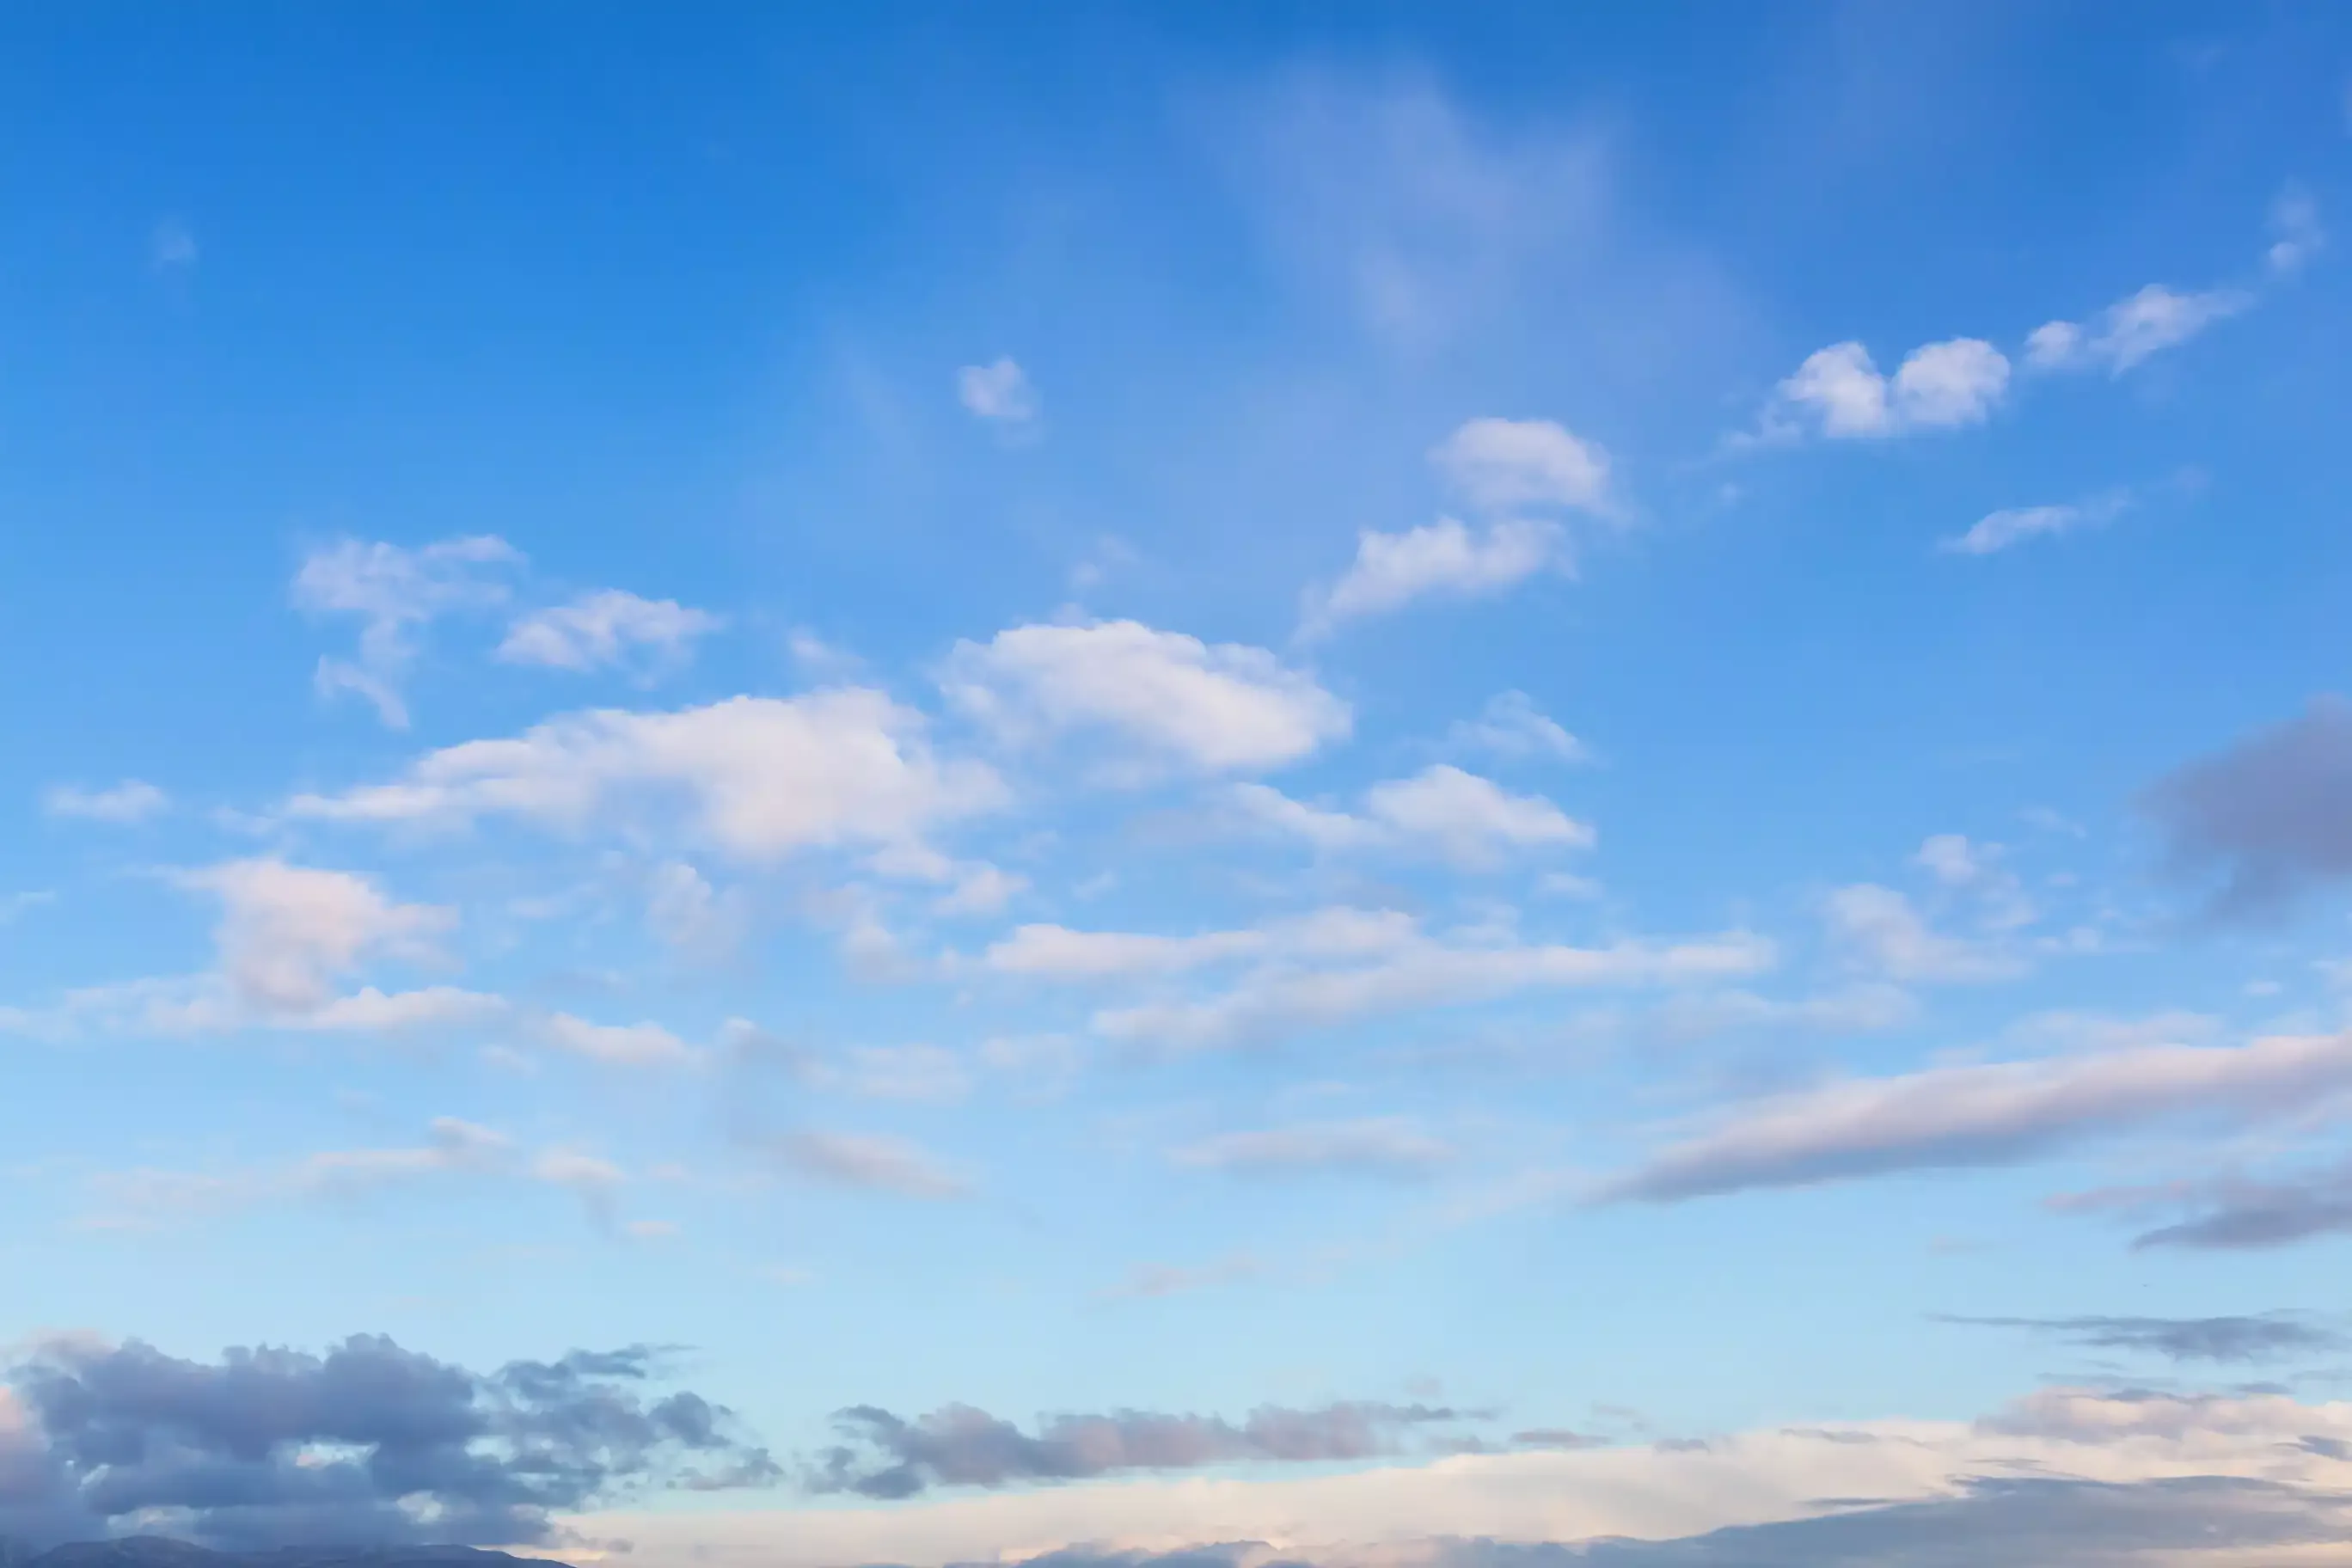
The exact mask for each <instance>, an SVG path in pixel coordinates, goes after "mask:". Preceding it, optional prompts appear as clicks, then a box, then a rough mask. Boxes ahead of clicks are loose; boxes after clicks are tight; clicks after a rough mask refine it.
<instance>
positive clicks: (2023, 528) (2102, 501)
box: [1937, 490, 2131, 555]
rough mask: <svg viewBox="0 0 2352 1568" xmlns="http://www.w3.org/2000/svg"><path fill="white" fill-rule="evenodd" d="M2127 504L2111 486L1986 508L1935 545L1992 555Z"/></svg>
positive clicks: (2094, 520)
mask: <svg viewBox="0 0 2352 1568" xmlns="http://www.w3.org/2000/svg"><path fill="white" fill-rule="evenodd" d="M2130 504H2131V497H2130V495H2129V494H2128V493H2127V492H2126V491H2123V490H2111V491H2109V492H2107V493H2106V494H2105V495H2103V496H2095V497H2093V498H2092V499H2091V500H2085V501H2075V502H2070V503H2068V504H2066V505H2063V506H2028V507H2017V508H2012V509H2009V510H2001V511H1994V512H1987V513H1986V514H1985V515H1984V516H1983V517H1980V518H1979V519H1978V520H1977V521H1976V522H1975V523H1974V524H1973V525H1972V526H1970V528H1969V531H1967V532H1966V533H1959V534H1954V535H1953V536H1951V537H1950V538H1948V539H1945V540H1943V541H1941V542H1938V543H1937V549H1939V550H1942V551H1943V552H1946V553H1947V554H1953V555H1991V554H1995V553H1997V552H2000V551H2003V550H2007V549H2009V548H2010V547H2011V546H2012V545H2018V544H2023V543H2025V542H2028V541H2030V540H2035V539H2054V538H2056V537H2057V536H2058V535H2060V534H2062V533H2072V532H2074V531H2076V530H2078V529H2085V528H2097V527H2099V526H2101V525H2103V524H2105V523H2109V522H2113V521H2115V520H2116V518H2118V517H2120V516H2122V515H2123V511H2124V509H2125V508H2126V506H2128V505H2130Z"/></svg>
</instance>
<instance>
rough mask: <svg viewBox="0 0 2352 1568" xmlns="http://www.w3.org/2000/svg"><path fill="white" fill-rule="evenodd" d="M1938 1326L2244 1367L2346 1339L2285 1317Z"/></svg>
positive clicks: (1999, 1321) (2095, 1319)
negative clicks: (2021, 1332)
mask: <svg viewBox="0 0 2352 1568" xmlns="http://www.w3.org/2000/svg"><path fill="white" fill-rule="evenodd" d="M1937 1321H1938V1322H1946V1323H1969V1324H1975V1325H1977V1326H1979V1327H1983V1328H1993V1329H2031V1330H2033V1331H2037V1332H2042V1333H2051V1334H2056V1335H2058V1336H2059V1337H2061V1338H2063V1339H2065V1340H2067V1341H2070V1342H2073V1343H2074V1344H2078V1345H2085V1346H2089V1347H2092V1348H2094V1349H2098V1350H2122V1351H2144V1352H2149V1353H2151V1354H2155V1355H2160V1356H2167V1357H2169V1358H2170V1359H2172V1360H2174V1361H2213V1362H2246V1361H2263V1360H2267V1359H2269V1358H2272V1357H2274V1356H2283V1355H2294V1354H2298V1353H2301V1352H2311V1351H2326V1350H2333V1349H2335V1348H2336V1347H2337V1346H2339V1345H2341V1344H2343V1343H2344V1336H2343V1335H2342V1334H2339V1333H2337V1332H2336V1331H2333V1330H2329V1329H2323V1328H2320V1327H2319V1326H2317V1325H2316V1324H2314V1323H2307V1322H2304V1321H2300V1320H2298V1319H2296V1318H2293V1317H2290V1316H2287V1315H2286V1314H2284V1313H2279V1312H2273V1313H2267V1314H2264V1315H2263V1316H2261V1317H2222V1318H2102V1317H2082V1318H1965V1317H1939V1318H1938V1319H1937Z"/></svg>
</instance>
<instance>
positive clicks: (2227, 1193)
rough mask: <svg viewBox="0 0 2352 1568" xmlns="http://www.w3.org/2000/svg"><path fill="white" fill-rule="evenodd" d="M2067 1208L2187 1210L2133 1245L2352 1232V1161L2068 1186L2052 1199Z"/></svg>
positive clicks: (2262, 1243) (2201, 1245) (2268, 1241)
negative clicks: (2281, 1170)
mask: <svg viewBox="0 0 2352 1568" xmlns="http://www.w3.org/2000/svg"><path fill="white" fill-rule="evenodd" d="M2047 1206H2049V1207H2050V1208H2053V1209H2056V1210H2058V1211H2061V1212H2070V1213H2099V1212H2107V1211H2119V1212H2122V1213H2125V1214H2127V1215H2134V1216H2138V1217H2145V1216H2146V1215H2149V1214H2151V1213H2156V1212H2163V1211H2174V1212H2181V1213H2185V1214H2186V1215H2188V1217H2186V1218H2183V1219H2180V1220H2178V1221H2175V1222H2173V1223H2171V1224H2168V1225H2164V1226H2158V1227H2157V1228H2155V1229H2153V1230H2149V1231H2147V1232H2144V1233H2143V1234H2142V1235H2140V1236H2139V1237H2136V1238H2135V1239H2134V1240H2133V1242H2132V1246H2133V1247H2135V1248H2145V1247H2183V1248H2188V1249H2191V1250H2196V1251H2211V1252H2252V1251H2260V1250H2263V1249H2265V1248H2269V1247H2290V1246H2293V1245H2294V1243H2296V1242H2300V1241H2309V1240H2312V1239H2314V1238H2315V1237H2327V1236H2341V1235H2344V1234H2346V1233H2347V1232H2352V1162H2346V1163H2339V1164H2336V1165H2332V1166H2328V1167H2325V1168H2323V1169H2320V1170H2317V1171H2313V1172H2307V1173H2303V1174H2300V1175H2295V1176H2289V1177H2285V1178H2270V1179H2263V1178H2257V1177H2251V1176H2245V1175H2241V1174H2235V1173H2232V1174H2229V1175H2224V1176H2220V1177H2215V1178H2211V1179H2208V1180H2202V1181H2179V1182H2167V1183H2163V1184H2158V1185H2154V1186H2143V1187H2120V1188H2105V1189H2101V1190H2098V1191H2094V1192H2088V1193H2068V1194H2060V1195H2059V1196H2056V1197H2053V1198H2051V1199H2049V1200H2048V1204H2047Z"/></svg>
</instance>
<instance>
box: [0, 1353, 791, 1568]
mask: <svg viewBox="0 0 2352 1568" xmlns="http://www.w3.org/2000/svg"><path fill="white" fill-rule="evenodd" d="M662 1370H663V1368H662V1363H661V1358H660V1356H659V1355H658V1354H657V1353H656V1352H655V1351H653V1350H652V1349H650V1348H648V1347H646V1346H642V1345H634V1346H629V1347H626V1348H625V1349H622V1350H617V1351H573V1352H570V1353H568V1354H566V1355H563V1356H562V1357H559V1358H558V1359H556V1360H554V1361H552V1362H531V1361H518V1362H510V1363H508V1364H506V1365H505V1366H503V1367H500V1368H499V1369H498V1370H497V1371H495V1372H491V1373H475V1372H471V1371H468V1370H467V1368H465V1367H463V1366H459V1365H457V1364H455V1363H449V1362H444V1361H438V1360H436V1359H435V1358H433V1357H431V1356H428V1355H425V1354H422V1353H420V1352H415V1351H409V1350H404V1349H403V1348H402V1347H401V1346H399V1345H398V1344H396V1343H394V1342H393V1341H391V1340H390V1339H386V1338H383V1337H380V1336H375V1335H365V1334H362V1335H354V1336H353V1337H352V1338H351V1339H348V1340H345V1341H344V1342H342V1343H341V1344H339V1345H336V1346H334V1347H333V1348H332V1349H331V1350H329V1351H328V1352H326V1353H325V1354H323V1355H313V1354H310V1353H306V1352H300V1351H294V1350H287V1349H279V1348H275V1347H271V1346H257V1347H255V1348H253V1349H249V1350H248V1349H233V1350H229V1351H226V1352H223V1354H222V1356H221V1358H220V1359H219V1360H218V1361H216V1362H203V1361H190V1360H182V1359H180V1358H178V1357H176V1356H171V1355H166V1354H165V1353H163V1352H161V1351H159V1350H156V1349H154V1348H153V1347H152V1346H150V1345H146V1344H142V1343H141V1342H138V1341H136V1340H132V1341H129V1342H124V1343H121V1344H119V1345H118V1344H110V1343H106V1342H102V1341H100V1340H99V1339H98V1338H97V1337H96V1336H92V1335H54V1336H48V1337H46V1338H43V1339H40V1340H37V1341H36V1342H34V1343H33V1344H32V1345H30V1346H29V1347H28V1348H26V1349H25V1350H23V1351H22V1352H20V1354H19V1359H18V1360H17V1362H16V1365H15V1366H14V1367H13V1368H12V1369H10V1372H9V1373H8V1379H7V1383H6V1384H5V1388H6V1389H8V1390H13V1394H8V1393H0V1464H5V1468H0V1476H5V1478H6V1479H7V1480H8V1482H9V1485H8V1486H7V1488H6V1489H5V1491H0V1521H10V1522H14V1521H18V1520H26V1521H31V1522H32V1523H33V1525H34V1526H35V1528H36V1529H39V1528H40V1527H41V1526H44V1525H46V1527H47V1529H46V1531H44V1532H43V1533H45V1534H47V1536H49V1537H50V1538H53V1539H54V1538H63V1539H86V1538H92V1537H99V1538H102V1537H105V1536H108V1535H110V1534H125V1535H128V1534H132V1533H139V1532H144V1533H148V1534H156V1533H167V1534H170V1535H175V1536H180V1537H184V1538H187V1539H192V1540H194V1541H197V1542H203V1543H205V1544H207V1545H211V1546H215V1547H219V1548H224V1549H229V1550H236V1551H257V1550H262V1549H266V1548H269V1547H280V1546H310V1547H315V1546H316V1545H317V1543H319V1542H322V1541H327V1542H341V1543H346V1544H348V1545H350V1546H354V1547H364V1546H377V1547H382V1546H405V1545H416V1544H423V1543H427V1542H431V1543H448V1542H471V1543H476V1544H482V1545H542V1544H547V1543H550V1542H553V1541H555V1540H557V1539H558V1538H559V1535H558V1525H557V1519H558V1517H559V1516H562V1515H566V1514H572V1513H578V1512H582V1511H583V1510H594V1509H597V1508H601V1507H611V1506H616V1505H620V1504H624V1503H626V1502H630V1501H634V1500H639V1499H642V1498H644V1497H646V1495H648V1494H650V1493H653V1492H656V1491H661V1490H666V1489H672V1488H678V1487H691V1488H697V1489H700V1488H704V1487H707V1486H709V1485H712V1484H735V1485H744V1486H756V1485H766V1484H771V1483H772V1482H774V1481H775V1480H777V1479H780V1477H781V1472H780V1471H779V1470H778V1468H777V1467H776V1466H775V1464H774V1463H773V1462H772V1460H770V1459H769V1458H768V1456H767V1454H766V1452H765V1450H763V1449H760V1448H757V1447H751V1446H750V1445H749V1444H747V1443H746V1442H745V1441H744V1440H743V1439H742V1438H741V1437H740V1436H738V1435H737V1430H736V1421H735V1417H734V1415H733V1413H732V1412H731V1411H730V1410H728V1409H726V1408H725V1407H724V1406H722V1405H714V1404H712V1403H710V1402H709V1401H708V1400H706V1399H703V1398H702V1397H701V1396H699V1395H698V1394H693V1393H691V1392H689V1391H686V1390H682V1389H681V1390H677V1391H674V1392H670V1393H667V1394H656V1393H655V1392H654V1389H655V1386H656V1380H657V1379H658V1378H659V1376H660V1374H661V1373H662ZM11 1415H16V1416H17V1418H18V1421H20V1422H21V1425H18V1424H17V1423H16V1422H12V1421H11V1420H10V1419H9V1418H10V1417H11ZM12 1427H13V1428H14V1429H12ZM722 1478H723V1480H722ZM44 1543H46V1542H44Z"/></svg>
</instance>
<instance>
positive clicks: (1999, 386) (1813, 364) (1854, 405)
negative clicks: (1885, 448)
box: [1764, 338, 2009, 439]
mask: <svg viewBox="0 0 2352 1568" xmlns="http://www.w3.org/2000/svg"><path fill="white" fill-rule="evenodd" d="M2008 390H2009V361H2008V359H2007V358H2006V357H2005V356H2004V355H2003V354H2002V353H2001V352H2000V350H1999V349H1996V348H1994V347H1993V346H1992V345H1991V344H1990V343H1989V342H1984V341H1983V340H1982V339H1980V338H1954V339H1951V340H1950V341H1948V342H1939V343H1928V344H1927V345H1925V346H1924V347H1921V348H1916V349H1914V350H1912V351H1911V353H1909V354H1908V355H1906V356H1905V358H1904V361H1903V363H1901V364H1900V365H1898V366H1897V367H1896V368H1895V374H1894V375H1892V376H1891V377H1890V376H1887V375H1885V374H1881V373H1880V372H1879V369H1878V367H1877V365H1876V364H1874V363H1872V360H1871V357H1870V351H1869V350H1868V349H1866V348H1864V347H1863V345H1862V344H1860V343H1858V342H1843V343H1832V344H1831V345H1830V346H1829V347H1828V348H1825V349H1820V350H1817V351H1815V352H1814V353H1811V354H1810V355H1808V356H1807V357H1806V359H1805V363H1802V364H1801V365H1799V366H1798V367H1797V371H1796V374H1793V375H1791V376H1790V377H1789V378H1788V379H1787V380H1786V381H1784V382H1782V383H1781V384H1780V389H1779V391H1778V392H1777V393H1776V394H1775V395H1774V400H1773V404H1772V406H1771V407H1770V408H1769V409H1767V410H1766V413H1765V418H1764V435H1765V437H1767V438H1774V437H1777V438H1780V439H1787V438H1790V437H1794V436H1797V435H1799V434H1801V433H1802V432H1803V431H1805V430H1806V429H1807V428H1810V429H1811V430H1812V431H1813V432H1815V433H1817V434H1819V435H1822V436H1827V437H1832V438H1855V437H1888V436H1905V435H1910V434H1913V433H1916V432H1917V431H1922V430H1949V429H1955V428H1958V427H1959V426H1964V425H1981V424H1982V423H1984V421H1985V420H1987V419H1988V418H1990V417H1991V415H1992V411H1993V409H1994V408H1996V407H1998V406H1999V405H2000V400H2001V398H2002V397H2003V396H2004V395H2006V394H2007V393H2008Z"/></svg>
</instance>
